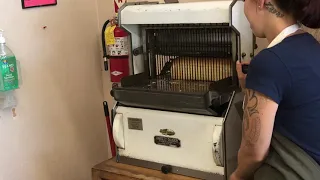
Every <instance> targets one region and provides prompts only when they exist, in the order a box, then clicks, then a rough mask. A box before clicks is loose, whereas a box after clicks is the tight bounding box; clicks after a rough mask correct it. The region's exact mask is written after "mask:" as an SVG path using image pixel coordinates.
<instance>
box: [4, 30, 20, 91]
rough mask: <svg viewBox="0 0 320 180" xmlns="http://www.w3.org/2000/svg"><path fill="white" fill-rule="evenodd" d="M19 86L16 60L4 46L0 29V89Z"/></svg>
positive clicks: (9, 89) (5, 89)
mask: <svg viewBox="0 0 320 180" xmlns="http://www.w3.org/2000/svg"><path fill="white" fill-rule="evenodd" d="M18 88H19V76H18V71H17V60H16V57H15V55H14V54H13V52H12V51H11V50H10V49H9V48H8V47H7V46H6V39H5V38H4V36H3V30H1V29H0V91H2V92H6V91H12V90H15V89H18Z"/></svg>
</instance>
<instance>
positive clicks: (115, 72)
mask: <svg viewBox="0 0 320 180" xmlns="http://www.w3.org/2000/svg"><path fill="white" fill-rule="evenodd" d="M111 74H112V75H114V76H119V75H121V74H123V73H122V72H119V71H112V72H111Z"/></svg>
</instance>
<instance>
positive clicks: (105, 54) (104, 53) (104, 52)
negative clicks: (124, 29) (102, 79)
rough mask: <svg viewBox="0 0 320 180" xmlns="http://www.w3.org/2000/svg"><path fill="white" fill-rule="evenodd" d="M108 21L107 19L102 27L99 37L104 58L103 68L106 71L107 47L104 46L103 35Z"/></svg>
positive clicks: (104, 39)
mask: <svg viewBox="0 0 320 180" xmlns="http://www.w3.org/2000/svg"><path fill="white" fill-rule="evenodd" d="M109 23H110V20H107V21H106V22H105V23H104V24H103V27H102V33H101V38H102V49H103V59H104V70H105V71H108V61H107V59H108V54H107V47H106V37H105V31H106V29H107V26H108V24H109Z"/></svg>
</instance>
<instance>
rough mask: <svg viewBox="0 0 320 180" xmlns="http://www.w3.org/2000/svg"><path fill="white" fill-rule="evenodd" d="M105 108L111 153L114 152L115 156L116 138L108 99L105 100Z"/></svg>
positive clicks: (113, 155)
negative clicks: (113, 133) (114, 137)
mask: <svg viewBox="0 0 320 180" xmlns="http://www.w3.org/2000/svg"><path fill="white" fill-rule="evenodd" d="M103 108H104V114H105V117H106V124H107V131H108V135H109V142H110V148H111V154H112V157H115V156H116V145H115V143H114V139H113V135H112V125H111V121H110V113H109V107H108V102H107V101H104V102H103Z"/></svg>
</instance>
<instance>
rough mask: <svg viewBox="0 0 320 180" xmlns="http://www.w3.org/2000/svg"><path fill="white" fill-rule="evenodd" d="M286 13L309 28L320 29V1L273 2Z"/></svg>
mask: <svg viewBox="0 0 320 180" xmlns="http://www.w3.org/2000/svg"><path fill="white" fill-rule="evenodd" d="M273 1H274V3H275V5H276V6H277V7H279V8H280V9H281V10H282V11H283V12H284V13H287V14H290V15H292V16H293V18H295V19H296V20H297V21H299V22H300V23H301V24H303V25H304V26H306V27H309V28H314V29H315V28H320V0H273Z"/></svg>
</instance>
